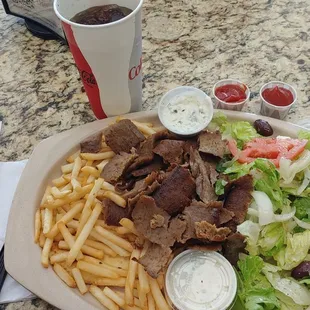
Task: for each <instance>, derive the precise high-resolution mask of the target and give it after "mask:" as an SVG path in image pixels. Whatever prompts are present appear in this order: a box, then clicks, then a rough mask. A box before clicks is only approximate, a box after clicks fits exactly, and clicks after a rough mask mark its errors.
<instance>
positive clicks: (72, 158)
mask: <svg viewBox="0 0 310 310" xmlns="http://www.w3.org/2000/svg"><path fill="white" fill-rule="evenodd" d="M80 153H81V150H78V151H76V152H75V153H74V154H72V155H71V156H69V157H68V158H67V162H68V163H73V162H74V160H75V159H76V158H77V157H78V156H80Z"/></svg>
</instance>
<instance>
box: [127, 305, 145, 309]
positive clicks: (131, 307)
mask: <svg viewBox="0 0 310 310" xmlns="http://www.w3.org/2000/svg"><path fill="white" fill-rule="evenodd" d="M124 310H141V308H140V307H137V306H128V305H125V306H124Z"/></svg>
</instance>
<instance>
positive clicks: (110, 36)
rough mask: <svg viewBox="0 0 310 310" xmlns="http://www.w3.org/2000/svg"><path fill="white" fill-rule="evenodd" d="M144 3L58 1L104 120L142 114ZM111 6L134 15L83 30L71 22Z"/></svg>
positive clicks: (93, 104)
mask: <svg viewBox="0 0 310 310" xmlns="http://www.w3.org/2000/svg"><path fill="white" fill-rule="evenodd" d="M142 3H143V0H92V1H89V0H55V2H54V10H55V12H56V14H57V16H58V17H59V18H60V20H61V21H62V25H63V28H64V32H65V34H66V38H67V41H68V44H69V47H70V50H71V52H72V54H73V57H74V60H75V63H76V66H77V68H78V70H79V72H80V76H81V79H82V81H83V84H84V88H85V91H86V93H87V95H88V98H89V101H90V104H91V107H92V109H93V111H94V114H95V116H96V117H97V118H99V119H102V118H105V117H109V116H115V115H120V114H125V113H129V112H135V111H139V110H141V107H142V35H141V8H142ZM106 4H117V5H119V6H122V7H126V8H128V9H131V10H132V12H131V13H130V14H129V15H128V16H125V17H124V18H122V19H120V20H117V21H115V22H112V23H108V24H103V25H84V24H78V23H75V22H72V21H71V20H70V19H72V17H74V16H75V15H76V14H77V13H80V12H82V11H84V10H86V9H88V8H90V7H94V6H101V5H106Z"/></svg>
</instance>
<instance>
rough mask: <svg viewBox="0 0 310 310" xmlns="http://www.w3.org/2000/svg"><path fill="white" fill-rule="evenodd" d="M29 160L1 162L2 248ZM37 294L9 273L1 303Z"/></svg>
mask: <svg viewBox="0 0 310 310" xmlns="http://www.w3.org/2000/svg"><path fill="white" fill-rule="evenodd" d="M26 163H27V160H23V161H18V162H5V163H3V162H0V197H1V203H0V249H1V248H2V245H3V244H4V240H5V232H6V226H7V222H8V217H9V213H10V208H11V204H12V200H13V196H14V193H15V190H16V186H17V183H18V181H19V178H20V176H21V174H22V172H23V169H24V167H25V165H26ZM34 297H35V296H34V295H33V294H32V293H30V292H29V291H28V290H26V289H25V288H24V287H23V286H21V285H19V284H18V283H17V282H16V281H15V280H13V278H12V277H10V276H9V275H7V277H6V279H5V282H4V285H3V287H2V290H1V293H0V304H4V303H9V302H17V301H21V300H25V299H31V298H34Z"/></svg>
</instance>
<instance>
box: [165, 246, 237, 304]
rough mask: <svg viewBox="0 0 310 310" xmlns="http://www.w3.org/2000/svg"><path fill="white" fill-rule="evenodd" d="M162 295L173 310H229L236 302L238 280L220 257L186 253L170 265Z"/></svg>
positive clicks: (232, 270)
mask: <svg viewBox="0 0 310 310" xmlns="http://www.w3.org/2000/svg"><path fill="white" fill-rule="evenodd" d="M165 293H166V297H167V300H168V301H169V303H170V306H171V308H172V309H174V310H228V309H231V308H232V307H233V305H234V303H235V300H236V294H237V277H236V274H235V271H234V269H233V267H232V266H231V264H230V263H229V261H228V260H227V259H226V258H225V257H224V256H222V255H220V254H219V253H217V252H212V251H210V252H209V251H203V252H202V251H195V250H187V251H185V252H183V253H181V254H180V255H178V256H176V257H175V258H174V259H173V261H172V262H171V263H170V265H169V267H168V270H167V273H166V282H165Z"/></svg>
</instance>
